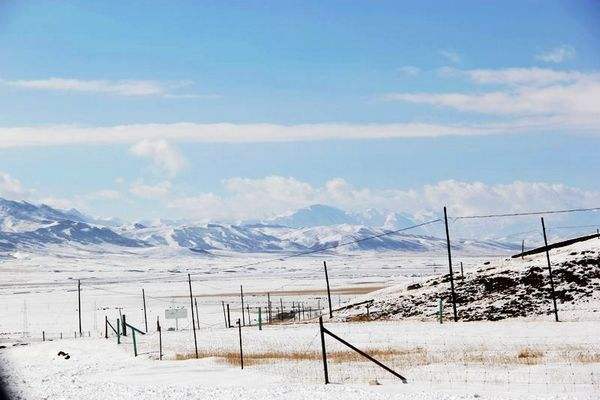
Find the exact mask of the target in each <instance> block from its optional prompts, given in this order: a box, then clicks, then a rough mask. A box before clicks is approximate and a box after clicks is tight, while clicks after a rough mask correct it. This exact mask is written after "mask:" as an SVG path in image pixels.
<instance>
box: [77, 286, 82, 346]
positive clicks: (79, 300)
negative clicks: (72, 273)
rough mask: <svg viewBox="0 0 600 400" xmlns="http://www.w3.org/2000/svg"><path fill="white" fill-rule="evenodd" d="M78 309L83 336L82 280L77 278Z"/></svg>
mask: <svg viewBox="0 0 600 400" xmlns="http://www.w3.org/2000/svg"><path fill="white" fill-rule="evenodd" d="M77 304H78V307H77V311H78V314H79V336H81V280H79V279H77Z"/></svg>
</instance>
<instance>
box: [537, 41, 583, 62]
mask: <svg viewBox="0 0 600 400" xmlns="http://www.w3.org/2000/svg"><path fill="white" fill-rule="evenodd" d="M574 57H575V49H574V48H573V47H571V46H567V45H561V46H558V47H555V48H553V49H550V50H548V51H544V52H542V53H539V54H536V56H535V58H536V59H538V60H540V61H544V62H549V63H555V64H558V63H561V62H563V61H566V60H569V59H572V58H574Z"/></svg>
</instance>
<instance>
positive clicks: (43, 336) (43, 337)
mask: <svg viewBox="0 0 600 400" xmlns="http://www.w3.org/2000/svg"><path fill="white" fill-rule="evenodd" d="M45 341H46V332H45V331H42V342H45Z"/></svg>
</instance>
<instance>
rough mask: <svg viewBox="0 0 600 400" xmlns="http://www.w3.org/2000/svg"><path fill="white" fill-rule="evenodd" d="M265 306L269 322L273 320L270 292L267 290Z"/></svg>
mask: <svg viewBox="0 0 600 400" xmlns="http://www.w3.org/2000/svg"><path fill="white" fill-rule="evenodd" d="M267 308H268V311H269V317H268V319H267V322H268V323H269V324H270V323H272V322H273V317H272V316H271V293H269V292H267Z"/></svg>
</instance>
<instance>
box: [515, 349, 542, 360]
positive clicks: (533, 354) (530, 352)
mask: <svg viewBox="0 0 600 400" xmlns="http://www.w3.org/2000/svg"><path fill="white" fill-rule="evenodd" d="M543 357H544V352H543V351H541V350H535V349H532V348H530V347H524V348H522V349H521V350H519V353H517V360H518V361H519V362H520V363H522V364H539V362H540V361H541V359H542V358H543Z"/></svg>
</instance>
